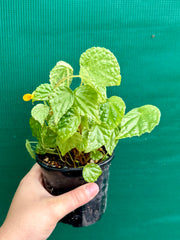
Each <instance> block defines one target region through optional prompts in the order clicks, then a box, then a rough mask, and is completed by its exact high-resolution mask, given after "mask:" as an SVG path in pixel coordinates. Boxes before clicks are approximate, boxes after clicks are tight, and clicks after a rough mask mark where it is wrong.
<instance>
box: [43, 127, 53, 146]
mask: <svg viewBox="0 0 180 240" xmlns="http://www.w3.org/2000/svg"><path fill="white" fill-rule="evenodd" d="M56 137H57V134H56V133H55V132H53V131H52V130H51V129H50V128H47V127H46V128H44V129H43V131H42V134H41V139H42V143H43V146H44V147H45V148H55V147H56V146H57V145H56Z"/></svg>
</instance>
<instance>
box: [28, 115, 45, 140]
mask: <svg viewBox="0 0 180 240" xmlns="http://www.w3.org/2000/svg"><path fill="white" fill-rule="evenodd" d="M29 125H30V127H31V130H32V135H33V136H34V137H36V138H37V139H38V140H39V141H41V132H42V126H41V124H40V123H39V122H38V121H36V120H35V119H34V118H33V117H31V118H30V120H29Z"/></svg>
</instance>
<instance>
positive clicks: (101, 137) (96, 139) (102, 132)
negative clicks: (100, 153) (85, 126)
mask: <svg viewBox="0 0 180 240" xmlns="http://www.w3.org/2000/svg"><path fill="white" fill-rule="evenodd" d="M111 132H112V130H109V129H107V127H106V126H105V125H98V124H96V125H94V126H93V127H92V128H91V129H90V131H89V135H88V140H87V147H86V150H85V152H91V151H94V150H96V149H98V148H100V147H102V146H103V145H105V144H106V143H107V142H108V141H109V139H110V137H111Z"/></svg>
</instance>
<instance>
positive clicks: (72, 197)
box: [52, 183, 99, 220]
mask: <svg viewBox="0 0 180 240" xmlns="http://www.w3.org/2000/svg"><path fill="white" fill-rule="evenodd" d="M98 192H99V187H98V185H97V184H96V183H87V184H85V185H82V186H80V187H78V188H76V189H74V190H72V191H70V192H68V193H65V194H62V195H60V196H56V197H53V198H52V206H53V211H54V213H55V216H56V217H57V220H59V219H61V218H63V217H64V216H65V215H67V214H68V213H70V212H72V211H73V210H75V209H76V208H78V207H80V206H82V205H84V204H86V203H87V202H89V201H90V200H91V199H93V198H94V197H95V196H96V195H97V193H98Z"/></svg>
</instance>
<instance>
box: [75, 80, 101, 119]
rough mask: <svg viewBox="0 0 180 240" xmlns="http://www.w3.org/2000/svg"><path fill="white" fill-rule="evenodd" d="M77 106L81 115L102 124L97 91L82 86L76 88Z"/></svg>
mask: <svg viewBox="0 0 180 240" xmlns="http://www.w3.org/2000/svg"><path fill="white" fill-rule="evenodd" d="M74 95H75V101H74V102H75V106H76V107H77V109H78V110H79V113H80V114H81V115H85V116H89V117H91V118H93V119H94V120H96V121H97V122H100V120H99V105H98V102H97V101H98V96H97V93H96V91H95V90H94V89H93V88H92V87H90V86H88V85H84V86H80V87H78V88H76V90H75V92H74Z"/></svg>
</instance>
